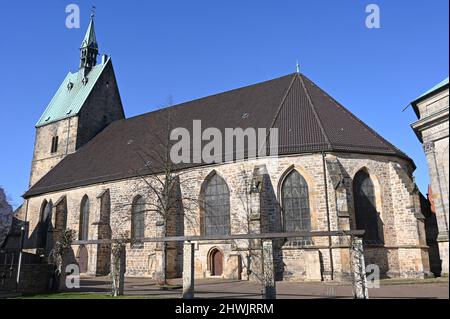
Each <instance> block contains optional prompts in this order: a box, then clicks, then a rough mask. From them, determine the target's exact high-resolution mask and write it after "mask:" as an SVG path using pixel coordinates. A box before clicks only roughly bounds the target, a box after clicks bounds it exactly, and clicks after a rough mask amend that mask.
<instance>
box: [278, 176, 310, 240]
mask: <svg viewBox="0 0 450 319" xmlns="http://www.w3.org/2000/svg"><path fill="white" fill-rule="evenodd" d="M281 200H282V205H283V225H284V231H285V232H298V231H310V230H311V216H310V210H309V193H308V184H307V183H306V181H305V179H304V178H303V176H302V175H300V173H299V172H297V171H296V170H293V171H292V172H290V173H289V175H288V176H287V177H286V178H285V180H284V181H283V185H282V187H281ZM292 242H293V243H306V242H309V239H308V238H296V239H293V240H292Z"/></svg>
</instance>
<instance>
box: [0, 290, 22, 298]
mask: <svg viewBox="0 0 450 319" xmlns="http://www.w3.org/2000/svg"><path fill="white" fill-rule="evenodd" d="M20 296H22V294H21V293H20V292H15V291H7V290H0V299H7V298H17V297H20Z"/></svg>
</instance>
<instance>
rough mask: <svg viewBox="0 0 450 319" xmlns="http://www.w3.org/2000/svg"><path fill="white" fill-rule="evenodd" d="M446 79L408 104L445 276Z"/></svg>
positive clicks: (446, 212)
mask: <svg viewBox="0 0 450 319" xmlns="http://www.w3.org/2000/svg"><path fill="white" fill-rule="evenodd" d="M448 96H449V87H448V78H447V79H445V80H444V81H442V82H440V83H439V84H437V85H436V86H434V87H433V88H432V89H430V90H429V91H427V92H425V93H424V94H422V95H421V96H420V97H418V98H417V99H416V100H414V101H413V102H412V103H411V105H412V107H413V109H414V112H415V113H416V115H417V118H418V121H417V122H415V123H413V124H412V125H411V127H412V128H413V130H414V132H415V133H416V135H417V138H418V139H419V141H420V142H421V143H422V144H423V149H424V151H425V155H426V158H427V162H428V172H429V175H430V183H431V192H430V193H431V194H432V202H433V204H434V211H435V213H436V219H437V225H438V230H439V233H438V236H437V242H438V245H439V255H440V259H441V268H442V274H443V275H448V266H449V259H448V245H449V243H448V214H449V212H448V209H449V205H448V199H449V197H448V191H449V189H448V183H449V179H448V170H449V161H448V156H449V149H448V101H449V98H448Z"/></svg>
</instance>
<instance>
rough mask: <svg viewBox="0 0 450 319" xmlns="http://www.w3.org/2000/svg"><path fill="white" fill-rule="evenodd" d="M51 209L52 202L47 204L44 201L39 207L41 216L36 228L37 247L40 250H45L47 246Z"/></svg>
mask: <svg viewBox="0 0 450 319" xmlns="http://www.w3.org/2000/svg"><path fill="white" fill-rule="evenodd" d="M52 209H53V204H52V201H49V202H47V201H46V200H44V202H43V203H42V206H41V216H40V220H39V227H38V228H39V231H38V247H40V248H46V246H47V235H48V231H49V230H50V227H51V223H52Z"/></svg>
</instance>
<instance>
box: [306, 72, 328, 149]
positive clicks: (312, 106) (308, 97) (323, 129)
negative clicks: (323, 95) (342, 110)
mask: <svg viewBox="0 0 450 319" xmlns="http://www.w3.org/2000/svg"><path fill="white" fill-rule="evenodd" d="M303 76H304V75H303V74H302V75H300V76H299V78H300V82H301V84H302V87H303V90H304V91H305V93H306V97H307V99H308V102H309V105H310V106H311V110H312V111H313V114H314V117H315V118H316V120H317V123H318V124H319V127H320V131H321V132H322V134H323V136H324V138H325V141H326V142H327V144H328V148H329V149H330V150H332V149H333V146H332V145H331V142H330V139H329V138H328V135H327V133H326V132H325V128H324V127H323V123H322V120H321V119H320V116H319V114H317V111H316V108H315V106H314V103H313V102H312V99H311V96H310V95H309V92H308V89H307V88H306V85H305V83H304V82H303Z"/></svg>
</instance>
